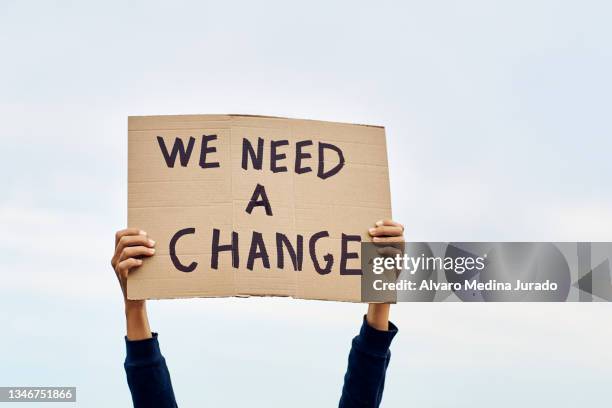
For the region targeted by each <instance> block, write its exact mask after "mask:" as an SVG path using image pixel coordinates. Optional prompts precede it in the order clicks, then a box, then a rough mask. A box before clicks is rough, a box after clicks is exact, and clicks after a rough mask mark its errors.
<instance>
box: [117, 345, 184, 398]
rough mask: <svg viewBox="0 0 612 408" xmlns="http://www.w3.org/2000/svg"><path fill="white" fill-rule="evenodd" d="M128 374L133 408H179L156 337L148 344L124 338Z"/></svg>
mask: <svg viewBox="0 0 612 408" xmlns="http://www.w3.org/2000/svg"><path fill="white" fill-rule="evenodd" d="M125 345H126V349H127V355H126V357H125V364H124V367H125V373H126V374H127V381H128V386H129V387H130V392H131V393H132V401H133V403H134V408H142V407H147V408H176V407H177V405H176V400H175V398H174V391H173V390H172V383H171V382H170V373H169V372H168V367H167V366H166V360H165V359H164V357H163V356H162V354H161V351H160V350H159V343H158V341H157V333H153V337H152V338H150V339H146V340H136V341H130V340H128V339H127V337H126V338H125Z"/></svg>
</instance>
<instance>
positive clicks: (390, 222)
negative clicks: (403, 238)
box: [376, 220, 404, 231]
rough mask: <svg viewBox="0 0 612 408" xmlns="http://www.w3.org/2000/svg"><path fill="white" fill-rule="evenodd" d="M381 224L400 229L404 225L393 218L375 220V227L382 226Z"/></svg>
mask: <svg viewBox="0 0 612 408" xmlns="http://www.w3.org/2000/svg"><path fill="white" fill-rule="evenodd" d="M383 225H387V226H389V227H401V228H402V231H403V230H404V226H403V225H402V224H400V223H399V222H395V221H393V220H380V221H376V226H377V227H382V226H383Z"/></svg>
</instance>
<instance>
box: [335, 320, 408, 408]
mask: <svg viewBox="0 0 612 408" xmlns="http://www.w3.org/2000/svg"><path fill="white" fill-rule="evenodd" d="M396 334H397V327H395V325H394V324H393V323H391V322H389V331H381V330H376V329H374V328H373V327H370V326H369V325H368V323H367V321H366V318H365V316H364V317H363V323H362V325H361V330H360V331H359V335H358V336H357V337H355V338H354V339H353V345H352V347H351V352H350V353H349V358H348V368H347V370H346V374H345V376H344V386H343V387H342V396H341V397H340V405H339V407H340V408H357V407H359V408H378V406H379V405H380V401H381V400H382V395H383V389H384V387H385V373H386V371H387V367H388V366H389V361H390V359H391V351H389V347H390V346H391V341H392V340H393V337H395V335H396Z"/></svg>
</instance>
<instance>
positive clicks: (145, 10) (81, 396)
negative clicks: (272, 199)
mask: <svg viewBox="0 0 612 408" xmlns="http://www.w3.org/2000/svg"><path fill="white" fill-rule="evenodd" d="M611 12H612V8H611V6H610V5H609V3H608V2H605V1H558V0H557V1H536V0H530V1H517V0H513V1H495V2H492V1H484V0H483V1H462V2H454V1H435V0H433V1H403V2H399V1H398V2H395V3H393V2H385V1H377V2H361V1H346V2H345V1H325V2H323V1H308V2H306V1H304V2H301V3H299V4H298V3H295V2H287V1H259V2H247V1H244V2H232V1H216V2H203V1H193V2H185V1H172V2H156V1H146V2H145V1H142V2H135V1H132V2H124V1H99V2H84V1H81V2H78V1H73V2H71V1H38V2H33V1H13V0H2V1H0V143H1V146H2V147H1V152H2V155H1V156H2V157H1V159H0V172H1V174H2V175H3V177H2V188H1V189H0V231H1V233H0V271H1V275H0V277H1V283H0V319H1V323H2V329H1V330H0V332H1V334H0V386H9V385H15V386H17V385H23V386H26V385H30V386H38V385H40V386H43V385H56V386H62V385H75V386H77V387H78V400H79V403H78V404H77V405H79V406H83V407H104V408H107V407H111V406H112V407H123V406H128V405H129V404H130V397H129V391H128V388H127V384H126V381H125V377H124V372H123V367H122V363H123V359H124V353H125V351H124V344H123V338H122V336H123V334H124V327H123V325H124V321H123V310H122V304H121V294H120V291H119V288H118V285H117V282H116V280H115V277H114V276H113V271H112V269H111V267H110V263H109V261H110V256H111V254H112V250H113V233H114V231H115V230H117V229H120V228H122V227H124V225H125V220H126V202H127V194H126V189H127V180H126V179H127V165H126V160H127V152H126V140H127V119H126V117H127V116H128V115H149V114H186V113H249V114H263V115H275V116H287V117H298V118H314V119H323V120H332V121H345V122H357V123H370V124H382V125H385V126H386V129H387V138H388V148H389V163H390V171H391V186H392V197H393V212H394V217H395V218H396V219H397V220H399V221H401V222H403V223H404V224H405V225H406V227H407V233H406V236H407V239H408V240H413V241H421V240H424V241H471V240H484V241H494V240H507V241H511V240H519V241H539V240H542V241H554V240H568V241H576V240H585V241H597V240H601V241H611V240H612V194H611V191H612V190H611V188H610V175H611V174H612V160H611V152H612V137H611V136H612V132H611V131H612V126H611V122H610V95H611V94H612V80H611V79H610V72H612V53H611V51H612V46H611V45H610V44H611V40H612V28H611V26H610V17H611ZM364 310H365V307H364V306H363V305H352V304H336V303H326V302H312V301H293V300H288V299H217V300H211V299H194V300H179V301H158V302H150V308H149V313H150V316H151V324H152V328H153V329H154V330H156V331H159V332H160V341H161V346H162V351H163V352H164V354H165V355H166V358H167V360H168V364H169V367H170V370H171V373H172V380H173V383H174V385H175V392H176V394H177V397H178V400H179V405H180V406H184V407H196V406H210V407H231V406H252V407H270V406H291V407H315V406H316V407H331V406H335V405H336V404H337V401H338V398H339V395H340V388H341V384H342V376H343V374H344V370H345V368H346V357H347V354H348V349H349V346H350V341H351V338H352V336H353V335H354V334H355V333H356V331H357V330H358V327H359V324H360V319H361V314H362V313H363V312H364ZM392 320H393V321H395V322H396V323H397V325H398V326H399V327H400V334H399V335H398V336H397V337H396V340H395V342H394V344H393V347H392V350H393V359H392V362H391V366H390V368H389V371H388V377H387V383H386V391H385V396H384V400H383V405H384V406H385V407H412V406H414V407H448V406H453V407H483V408H484V407H490V406H496V407H516V406H528V407H532V406H533V407H535V406H537V407H542V406H551V407H552V406H554V407H576V406H584V407H607V406H609V398H610V397H609V389H610V384H611V382H612V347H611V345H612V307H611V306H610V305H608V304H549V305H533V304H517V305H513V304H510V305H506V304H504V305H492V304H459V303H453V304H400V305H397V306H394V307H393V310H392ZM58 406H59V405H58Z"/></svg>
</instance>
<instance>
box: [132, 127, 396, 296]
mask: <svg viewBox="0 0 612 408" xmlns="http://www.w3.org/2000/svg"><path fill="white" fill-rule="evenodd" d="M390 217H391V199H390V192H389V176H388V166H387V151H386V142H385V130H384V128H382V127H377V126H364V125H351V124H344V123H331V122H320V121H312V120H297V119H284V118H274V117H261V116H247V115H181V116H136V117H129V119H128V226H129V227H135V228H140V229H142V230H144V231H146V232H147V233H148V234H149V237H150V238H151V239H153V240H155V241H156V254H155V256H153V257H151V258H148V259H146V260H145V261H144V264H143V265H142V266H141V267H140V268H138V269H137V270H135V271H134V272H133V273H130V276H129V280H128V297H129V298H130V299H159V298H180V297H222V296H291V297H294V298H300V299H322V300H341V301H355V302H359V301H360V300H361V292H360V275H361V265H360V259H359V252H360V241H362V240H369V237H368V234H367V230H368V228H370V227H371V226H373V223H374V222H376V221H377V220H380V219H384V218H390Z"/></svg>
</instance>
